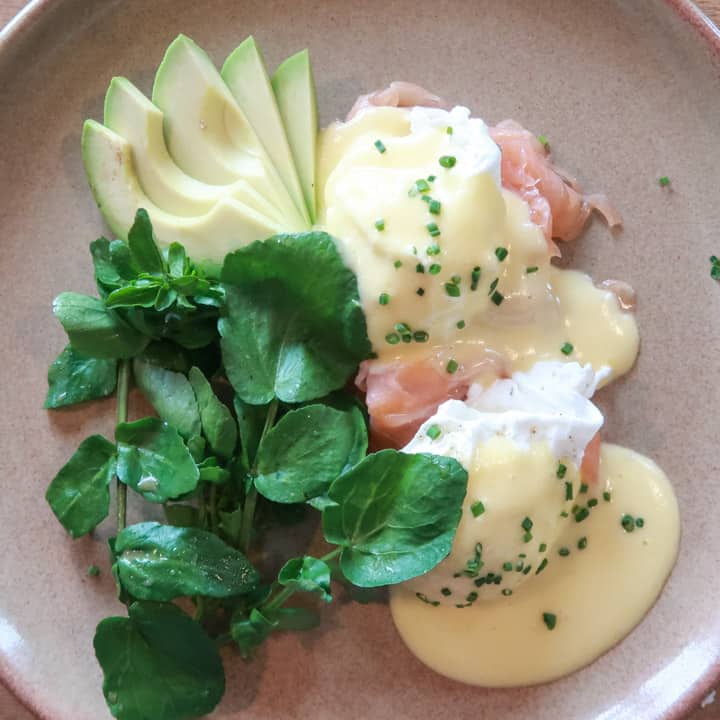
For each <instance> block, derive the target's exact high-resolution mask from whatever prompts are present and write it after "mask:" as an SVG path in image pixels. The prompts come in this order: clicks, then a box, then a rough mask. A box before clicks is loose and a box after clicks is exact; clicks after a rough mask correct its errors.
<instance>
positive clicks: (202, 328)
mask: <svg viewBox="0 0 720 720" xmlns="http://www.w3.org/2000/svg"><path fill="white" fill-rule="evenodd" d="M217 316H218V314H217V310H216V309H215V308H193V310H191V311H190V310H188V311H187V312H186V313H184V314H177V315H176V314H175V313H171V314H169V315H166V316H165V318H164V323H165V325H164V329H163V333H162V336H163V337H166V338H168V340H173V341H174V342H176V343H178V345H182V346H183V347H185V348H189V349H190V350H195V349H197V348H204V347H205V346H206V345H209V344H210V343H211V342H213V340H216V339H217V336H218V331H217Z"/></svg>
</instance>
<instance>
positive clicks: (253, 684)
mask: <svg viewBox="0 0 720 720" xmlns="http://www.w3.org/2000/svg"><path fill="white" fill-rule="evenodd" d="M679 5H680V7H679V8H675V7H673V6H671V5H670V4H665V3H663V2H652V1H650V0H624V1H623V0H607V1H605V2H597V1H590V0H587V2H584V1H581V0H554V1H553V2H546V3H538V2H536V1H535V0H532V1H530V0H528V1H527V2H520V1H518V2H512V3H498V2H492V1H491V0H485V1H482V2H480V1H476V2H472V3H470V2H449V1H439V0H438V1H436V2H431V3H419V2H416V1H415V0H412V1H411V0H394V1H393V2H375V1H374V0H372V1H365V2H360V3H355V4H349V3H344V2H309V1H307V0H292V1H290V0H246V1H245V2H242V3H239V2H235V1H234V0H217V1H213V2H197V1H196V0H192V1H191V0H156V1H155V2H152V3H147V2H143V1H142V0H129V1H128V2H110V1H108V0H105V1H104V2H102V3H89V2H87V1H86V0H56V1H55V2H41V3H39V4H37V3H36V4H34V5H33V6H32V7H31V9H30V11H29V12H28V13H26V15H25V18H24V19H22V20H21V21H20V22H18V23H16V24H15V27H14V28H11V29H10V31H9V32H8V33H7V34H6V35H5V37H4V38H3V41H2V44H1V45H0V109H1V110H0V138H1V139H2V151H0V258H1V261H0V298H1V303H0V307H1V308H2V342H1V343H0V347H1V349H0V353H2V362H0V388H2V394H3V408H2V412H1V413H0V438H1V440H0V442H1V443H2V448H1V450H0V487H1V490H0V498H1V499H0V547H2V557H3V560H2V573H1V574H0V670H1V672H2V677H3V679H4V680H5V681H6V682H7V683H8V684H9V685H10V686H11V687H12V688H13V689H14V690H15V691H16V692H17V694H18V695H19V696H20V697H21V698H22V699H23V700H24V702H26V703H27V704H28V705H29V706H31V707H32V708H33V709H34V710H35V711H36V712H37V713H38V714H39V715H40V716H41V717H43V718H52V719H53V720H98V719H100V718H105V717H109V715H108V712H107V710H106V708H105V703H104V700H103V697H102V693H101V673H100V669H99V667H98V665H97V664H96V662H95V658H94V656H93V652H92V636H93V631H94V628H95V625H96V623H97V622H98V620H100V618H102V617H103V616H106V615H109V614H113V613H116V614H118V613H120V611H121V606H120V605H119V604H118V603H117V602H116V601H115V599H114V594H113V589H112V587H111V586H112V583H111V582H110V581H109V577H108V566H107V565H108V564H107V557H106V550H105V545H104V540H105V539H106V537H107V534H108V532H109V530H108V532H105V533H103V532H100V533H98V535H97V536H96V537H93V538H85V539H82V540H77V541H75V542H72V541H71V540H69V539H68V538H67V537H66V536H65V534H64V533H63V531H62V529H61V528H60V526H59V525H58V523H57V522H56V521H55V519H54V518H53V517H52V515H51V513H50V510H49V509H48V507H47V505H46V504H45V501H44V499H43V494H44V491H45V488H46V486H47V484H48V482H49V480H50V479H51V477H52V476H53V474H54V472H55V471H56V470H57V468H58V467H59V466H60V465H61V464H62V463H63V462H64V461H65V460H66V459H67V457H68V456H69V455H70V453H71V452H72V450H73V448H74V447H75V446H76V444H77V443H78V442H79V440H80V439H81V438H83V437H85V436H86V435H89V434H91V433H95V432H103V433H105V434H109V433H110V432H111V424H112V414H113V413H112V403H111V402H108V403H103V402H100V403H95V404H93V405H91V406H89V407H82V408H81V409H79V410H69V411H66V412H56V413H53V414H50V413H47V412H45V411H43V410H42V409H41V407H42V403H43V399H44V393H45V388H46V385H45V375H46V371H47V367H48V364H49V363H50V361H51V360H52V359H53V358H54V356H55V354H56V353H57V352H58V351H59V349H60V348H61V347H62V345H63V342H64V341H63V333H62V331H61V329H60V327H59V325H57V324H56V323H55V322H54V321H53V319H52V317H51V314H50V303H51V300H52V298H53V297H54V296H55V295H56V294H57V293H59V292H60V291H62V290H64V289H73V290H77V291H81V292H82V291H89V292H91V291H92V290H93V288H92V283H91V275H90V272H89V270H90V262H89V256H88V253H87V245H88V243H89V241H90V240H92V239H94V238H95V237H96V236H97V235H99V234H101V233H102V232H103V231H104V230H103V225H102V223H101V220H100V216H99V214H98V212H97V209H96V207H95V205H94V202H93V200H92V197H91V195H90V192H89V191H88V188H87V185H86V182H85V177H84V174H83V169H82V164H81V159H80V152H79V148H80V129H81V125H82V121H83V119H84V118H86V117H95V118H101V115H102V102H103V95H104V92H105V89H106V88H107V85H108V82H109V80H110V78H111V77H112V76H113V75H119V74H122V75H126V76H128V77H129V78H131V79H132V80H133V81H134V82H135V83H137V84H138V85H139V86H140V87H141V88H142V89H143V90H149V88H150V84H151V81H152V77H153V73H154V70H155V68H156V67H157V65H158V63H159V61H160V59H161V58H162V55H163V52H164V50H165V48H166V46H167V45H168V43H169V42H170V41H171V40H172V39H173V38H174V37H175V35H177V34H178V33H179V32H184V33H187V34H189V35H190V36H192V37H193V38H194V39H195V40H196V41H197V42H198V43H199V44H200V45H201V46H203V47H205V48H207V50H208V51H209V52H210V53H211V54H212V56H213V57H214V59H215V60H216V61H218V62H220V61H221V60H222V58H224V57H225V56H226V55H227V53H228V52H229V51H230V50H231V49H233V48H234V47H235V46H236V45H237V44H238V43H239V41H241V40H242V39H243V38H244V37H245V36H246V35H248V34H250V33H252V34H254V35H255V36H256V37H257V38H258V39H259V41H260V42H261V44H262V46H263V48H265V49H266V53H267V55H268V61H269V63H270V64H272V65H274V64H276V63H277V62H278V61H279V60H280V59H281V58H283V57H285V56H287V55H289V54H290V53H292V52H294V51H296V50H298V49H300V48H303V47H305V46H307V47H309V48H310V50H311V53H312V57H313V60H314V64H315V74H316V78H317V84H318V95H319V101H320V107H321V113H322V119H323V121H324V122H327V121H330V120H332V119H333V118H335V117H336V116H339V115H342V114H344V113H345V111H346V110H347V108H348V107H349V106H350V104H351V103H352V101H353V99H354V97H355V96H356V95H357V94H359V93H361V92H366V91H368V90H370V89H373V88H376V87H381V86H383V85H384V84H386V83H387V82H388V81H389V80H392V79H394V78H401V79H406V80H412V81H416V82H419V83H422V84H423V85H425V86H426V87H428V88H431V89H433V90H436V91H437V92H439V93H441V94H442V95H444V96H445V97H446V98H448V99H449V100H450V101H455V102H461V103H464V104H468V105H469V106H470V107H471V108H472V109H473V110H474V112H475V113H476V114H478V115H480V116H482V117H484V118H485V119H487V120H488V121H491V122H495V121H497V120H499V119H502V118H505V117H515V118H517V119H518V120H520V121H522V122H523V124H525V125H526V126H528V127H530V128H533V129H534V130H535V131H536V132H542V133H544V134H545V135H546V136H548V137H549V139H550V142H551V143H552V146H553V150H554V154H555V158H556V159H557V161H558V163H559V164H560V165H561V166H563V167H566V168H568V169H569V170H570V171H574V172H577V174H578V175H579V177H580V179H581V180H582V181H583V185H584V186H585V187H587V189H588V190H603V191H606V192H607V193H608V195H609V196H610V197H611V199H612V200H613V201H614V202H615V203H616V204H617V206H618V207H619V209H620V210H621V211H622V214H623V216H624V217H625V227H624V231H623V232H622V233H621V234H619V235H617V236H613V235H611V234H610V233H608V231H607V230H606V229H605V228H604V227H602V225H601V223H598V222H596V223H595V224H594V225H593V226H592V227H591V228H590V230H589V232H588V233H587V234H586V235H585V236H584V238H583V239H582V241H581V242H579V243H578V244H577V245H576V246H574V247H573V248H572V249H571V251H570V252H569V253H568V262H569V263H570V264H571V265H573V266H576V267H579V268H582V269H584V270H586V271H587V272H589V273H591V274H592V275H593V276H594V277H595V278H596V279H598V280H599V279H603V278H606V277H620V278H623V279H625V280H628V281H629V282H630V283H632V285H634V286H635V288H636V289H637V291H638V296H639V301H640V302H639V308H638V320H639V323H640V328H641V332H642V350H641V354H640V358H639V361H638V364H637V367H636V368H635V370H634V371H633V372H632V373H631V374H630V375H629V376H628V377H627V378H625V379H624V380H622V381H620V382H618V383H616V384H615V385H613V386H612V388H610V389H609V390H608V391H604V392H603V393H602V394H601V397H600V404H601V405H602V406H603V408H604V409H605V411H606V412H607V425H606V427H607V439H608V440H609V441H611V442H619V443H622V444H626V445H629V446H631V447H633V448H635V449H637V450H638V451H640V452H642V453H645V454H647V455H649V456H651V457H653V458H654V459H655V460H656V461H657V462H658V463H659V464H660V465H661V466H662V467H663V468H664V469H665V470H666V472H667V473H668V474H669V475H670V477H671V478H672V480H673V482H674V484H675V488H676V490H677V494H678V497H679V501H680V507H681V512H682V520H683V536H682V544H681V550H680V556H679V559H678V563H677V567H676V568H675V571H674V573H673V574H672V576H671V578H670V580H669V582H668V584H667V586H666V588H665V591H664V592H663V594H662V596H661V598H660V600H659V601H658V603H657V605H656V606H655V607H654V608H653V610H652V611H651V612H650V614H649V615H648V616H647V617H646V618H645V620H644V621H643V622H642V623H641V625H640V626H639V627H638V628H637V629H636V630H635V631H634V632H633V633H632V635H630V637H628V638H627V639H626V640H625V641H624V642H622V643H621V644H620V645H619V646H618V647H616V648H615V649H614V650H612V651H611V652H609V653H607V654H606V655H605V656H603V657H602V658H600V659H599V660H598V661H597V662H595V663H593V665H591V666H590V667H588V668H586V669H585V670H583V671H581V672H578V673H576V674H574V675H572V676H571V677H568V678H566V679H564V680H561V681H559V682H555V683H552V684H549V685H545V686H541V687H536V688H531V689H524V690H502V691H501V690H482V689H478V688H473V687H466V686H463V685H458V684H455V683H453V682H451V681H449V680H446V679H444V678H442V677H440V676H439V675H435V674H433V673H432V672H431V671H429V670H427V669H426V668H424V667H423V666H422V665H420V663H419V662H417V661H416V660H415V659H414V658H413V657H412V656H411V655H410V654H409V653H408V651H407V650H406V649H405V647H404V646H403V644H402V643H401V641H400V639H399V637H398V636H397V634H396V632H395V630H394V627H393V624H392V621H391V619H390V615H389V612H388V609H387V607H386V606H385V605H383V604H374V605H369V606H353V605H350V604H347V603H342V602H341V603H338V604H334V605H333V606H331V607H328V608H327V610H326V612H325V615H326V617H325V619H324V623H323V625H322V629H321V630H320V631H318V632H315V633H310V634H308V635H306V636H303V637H296V636H287V637H278V638H276V639H273V641H272V642H270V643H269V645H268V647H267V648H266V649H265V650H264V651H263V652H262V653H261V655H260V657H259V659H258V660H257V661H256V662H255V663H253V664H251V665H246V664H243V663H242V662H241V661H240V660H239V659H238V658H236V657H228V662H227V669H228V692H227V694H226V696H225V699H224V700H223V702H222V704H221V706H220V707H219V708H218V710H217V711H216V713H215V714H214V715H213V717H217V718H223V719H229V718H239V717H242V718H244V720H261V719H262V720H269V719H270V718H273V719H277V718H309V717H312V718H316V719H317V720H323V719H325V718H334V719H337V718H375V719H376V720H385V719H389V718H393V720H397V719H401V718H421V717H438V716H440V714H442V716H443V717H447V718H453V717H460V718H469V717H485V718H503V719H504V720H514V719H516V718H517V719H520V718H522V720H526V719H527V718H528V717H532V718H534V719H535V720H545V719H549V718H552V719H553V720H555V719H556V718H563V720H567V719H572V720H580V719H585V718H587V719H590V718H602V719H603V720H610V718H634V719H635V720H649V719H653V720H655V719H657V718H678V717H681V716H682V715H683V714H684V713H686V712H688V711H689V708H690V707H691V706H692V705H693V704H694V703H696V702H697V701H698V700H699V699H700V697H702V695H703V694H704V693H706V692H707V690H708V689H709V687H710V685H711V684H712V683H713V682H714V680H715V678H716V677H717V675H718V672H720V604H719V603H718V597H719V596H720V564H719V563H718V558H717V549H718V547H720V459H719V458H720V454H719V453H718V450H717V447H718V430H720V421H719V420H718V417H719V416H718V408H720V382H718V371H719V370H720V285H718V284H717V283H715V282H713V281H712V280H711V279H710V277H709V269H710V265H709V262H708V257H709V256H710V255H711V254H713V253H716V254H720V234H719V233H718V227H719V226H720V202H719V197H720V194H719V190H720V143H718V129H719V127H720V125H719V122H720V120H719V119H720V73H719V72H718V70H719V67H718V54H717V49H718V48H720V38H718V37H715V38H714V40H713V39H712V37H711V35H712V32H711V30H710V29H709V28H708V27H707V26H705V27H704V28H700V29H702V30H703V31H704V33H705V37H703V36H702V33H701V32H698V28H697V27H693V23H692V22H687V20H688V19H690V20H692V21H694V22H695V23H698V24H700V23H699V20H698V16H697V15H693V10H692V8H691V7H690V6H689V5H686V4H683V3H679ZM678 10H679V11H680V12H678ZM683 14H684V17H683ZM713 47H714V48H715V50H713ZM661 175H667V176H669V177H670V178H671V187H670V188H665V189H664V188H661V187H659V185H658V181H657V179H658V177H660V176H661ZM90 563H97V564H98V565H100V566H101V568H103V571H104V572H103V577H102V578H101V579H100V580H96V579H92V578H88V577H87V576H86V574H85V569H86V567H87V566H88V565H89V564H90ZM587 621H588V623H592V622H593V618H591V617H589V618H588V619H587Z"/></svg>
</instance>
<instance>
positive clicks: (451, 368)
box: [445, 359, 460, 375]
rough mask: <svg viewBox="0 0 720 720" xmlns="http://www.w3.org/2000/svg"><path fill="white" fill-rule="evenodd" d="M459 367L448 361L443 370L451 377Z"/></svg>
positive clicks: (453, 361) (455, 363)
mask: <svg viewBox="0 0 720 720" xmlns="http://www.w3.org/2000/svg"><path fill="white" fill-rule="evenodd" d="M459 367H460V366H459V365H458V363H457V361H456V360H452V359H450V360H448V363H447V365H446V366H445V370H446V371H447V372H448V373H450V374H451V375H452V374H453V373H455V372H457V369H458V368H459Z"/></svg>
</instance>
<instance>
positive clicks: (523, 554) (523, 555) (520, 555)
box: [518, 553, 527, 559]
mask: <svg viewBox="0 0 720 720" xmlns="http://www.w3.org/2000/svg"><path fill="white" fill-rule="evenodd" d="M518 557H519V558H523V559H524V558H526V557H527V553H518Z"/></svg>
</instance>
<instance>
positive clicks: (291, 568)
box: [278, 555, 332, 602]
mask: <svg viewBox="0 0 720 720" xmlns="http://www.w3.org/2000/svg"><path fill="white" fill-rule="evenodd" d="M278 582H279V583H280V584H281V585H283V586H285V587H288V588H292V589H293V590H296V591H301V592H316V593H319V594H320V597H321V598H322V599H323V600H325V601H326V602H330V601H331V600H332V596H331V594H330V568H329V567H328V565H327V563H325V562H323V561H322V560H318V559H317V558H314V557H310V556H309V555H306V556H305V557H301V558H293V559H292V560H288V561H287V562H286V563H285V564H284V565H283V566H282V569H281V570H280V572H279V573H278Z"/></svg>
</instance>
